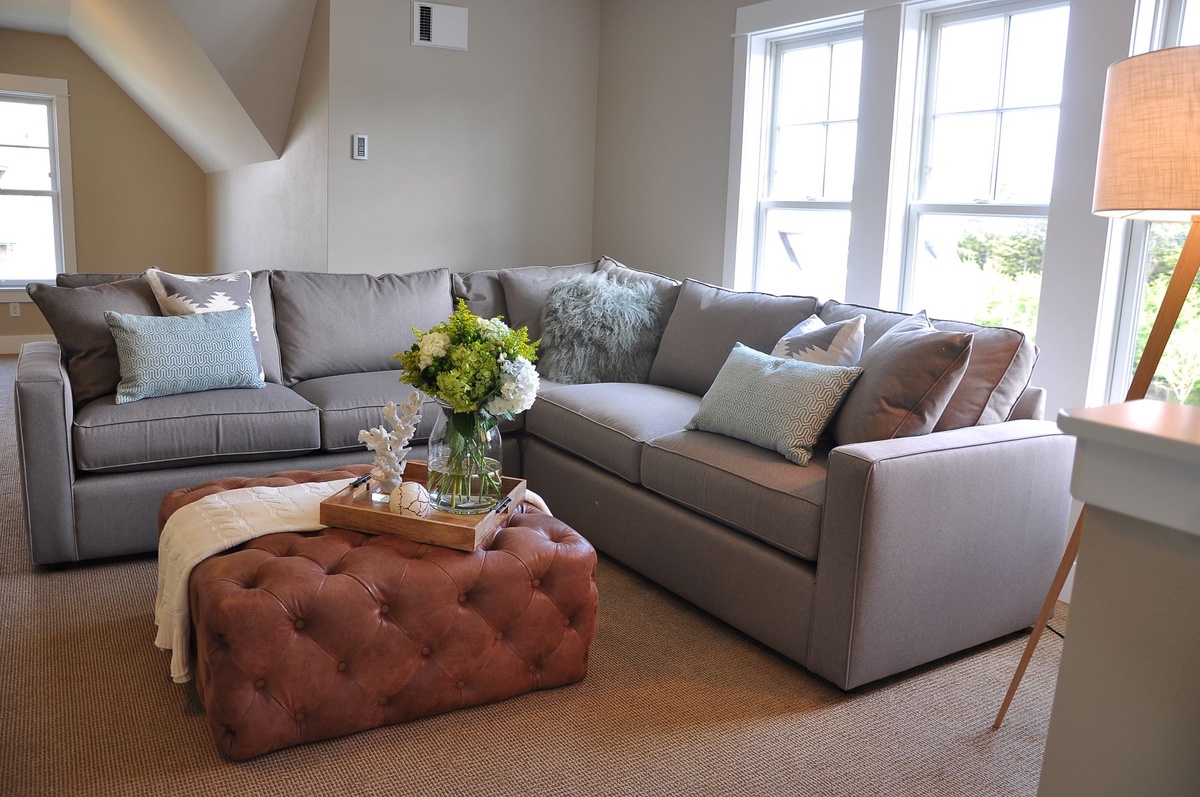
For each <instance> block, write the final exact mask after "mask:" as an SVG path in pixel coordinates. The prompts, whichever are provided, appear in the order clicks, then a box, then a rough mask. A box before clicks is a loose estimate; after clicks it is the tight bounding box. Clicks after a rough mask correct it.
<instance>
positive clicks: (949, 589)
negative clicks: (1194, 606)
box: [808, 420, 1075, 689]
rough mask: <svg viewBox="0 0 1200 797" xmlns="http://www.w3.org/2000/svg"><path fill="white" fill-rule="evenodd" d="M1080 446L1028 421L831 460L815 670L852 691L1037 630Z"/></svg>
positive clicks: (890, 443)
mask: <svg viewBox="0 0 1200 797" xmlns="http://www.w3.org/2000/svg"><path fill="white" fill-rule="evenodd" d="M1074 448H1075V443H1074V438H1072V437H1070V436H1067V435H1063V434H1061V433H1059V431H1058V429H1057V427H1056V426H1055V425H1054V424H1053V423H1051V422H1048V421H1035V420H1021V421H1008V422H1006V423H998V424H991V425H987V426H975V427H970V428H967V429H955V430H952V431H946V432H937V433H934V434H929V435H925V436H922V437H907V438H900V439H895V440H882V441H877V442H871V443H859V444H855V445H848V446H841V447H839V448H835V449H834V450H833V451H832V452H830V455H829V470H828V477H827V481H826V496H825V509H824V516H823V519H822V527H821V542H820V549H819V551H818V555H817V585H816V595H815V599H814V607H813V621H812V629H811V637H810V643H809V663H808V667H809V669H811V670H813V671H814V672H816V673H818V674H820V675H821V676H823V677H825V678H827V679H829V680H830V681H832V682H833V683H835V684H837V685H838V686H840V687H842V688H843V689H851V688H853V687H855V686H859V685H861V684H865V683H869V682H871V681H874V680H877V679H879V678H883V677H885V676H888V675H891V674H893V673H897V672H901V671H903V670H907V669H909V668H911V667H915V666H917V665H920V664H924V663H925V662H928V661H932V660H934V659H937V658H940V657H942V656H945V655H948V654H950V653H955V652H957V651H960V650H964V649H966V648H968V647H971V646H973V645H977V644H980V643H982V642H986V641H988V640H991V639H995V638H997V637H999V636H1003V635H1004V634H1008V633H1011V632H1014V631H1017V630H1020V629H1022V628H1024V627H1026V626H1028V625H1030V624H1032V623H1033V621H1034V619H1035V618H1036V616H1037V613H1038V609H1039V608H1040V606H1041V604H1042V601H1043V599H1044V598H1045V595H1046V590H1047V589H1048V588H1049V586H1050V581H1051V580H1052V578H1053V576H1054V571H1055V568H1056V566H1057V564H1058V560H1059V558H1060V557H1061V556H1062V551H1063V547H1064V545H1065V544H1066V538H1067V533H1068V531H1069V528H1068V523H1069V514H1070V508H1071V495H1070V492H1069V485H1070V476H1071V462H1072V455H1073V453H1074Z"/></svg>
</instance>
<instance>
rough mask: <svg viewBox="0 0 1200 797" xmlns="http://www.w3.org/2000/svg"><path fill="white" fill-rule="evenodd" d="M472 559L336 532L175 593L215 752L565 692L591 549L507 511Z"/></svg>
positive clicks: (580, 629)
mask: <svg viewBox="0 0 1200 797" xmlns="http://www.w3.org/2000/svg"><path fill="white" fill-rule="evenodd" d="M368 469H369V468H368V467H367V466H354V467H350V468H346V469H343V470H339V471H324V472H321V473H313V472H309V471H291V472H287V473H282V474H276V475H275V476H269V477H265V478H260V479H241V478H229V479H219V480H217V481H215V482H209V483H206V484H203V485H199V486H198V487H193V488H189V489H185V490H177V491H175V492H173V493H171V494H169V495H168V496H167V497H166V498H165V499H164V500H163V504H162V509H161V511H160V513H159V517H160V526H161V524H162V523H163V522H165V521H166V518H167V517H169V516H170V514H171V513H172V512H174V511H175V510H176V509H178V508H179V507H181V506H183V505H185V504H187V503H190V502H191V501H194V500H196V499H198V498H200V497H202V496H204V495H208V494H210V493H213V492H218V491H220V490H228V489H234V488H238V487H249V486H255V485H262V484H270V485H283V484H293V483H300V482H304V481H330V480H334V479H342V478H347V477H350V476H356V475H358V474H361V473H364V472H365V471H366V470H368ZM521 509H529V511H523V512H517V513H514V514H512V515H510V517H509V518H508V519H507V520H506V521H505V522H504V523H503V524H502V525H501V527H500V528H499V529H498V531H497V532H496V533H495V535H494V536H493V537H492V538H491V539H490V540H488V541H487V542H485V544H484V545H483V546H481V547H480V549H479V550H477V551H475V552H474V553H464V552H462V551H455V550H451V549H449V548H439V547H436V546H430V545H421V544H418V543H412V542H408V541H405V540H400V539H397V538H393V537H384V536H372V535H367V534H360V533H358V532H353V531H348V530H345V529H334V528H329V529H324V530H322V531H317V532H307V533H285V534H270V535H267V536H264V537H259V538H258V539H255V540H251V541H249V542H247V543H244V544H242V545H240V546H238V547H236V548H232V549H230V550H229V551H226V552H224V553H222V554H219V555H217V556H213V557H211V558H209V559H207V560H205V561H204V562H201V563H200V564H199V565H197V566H196V568H195V569H194V570H193V571H192V576H191V581H190V584H189V592H190V601H191V612H192V622H193V625H194V629H195V636H196V639H195V642H196V644H195V646H194V648H193V649H194V650H195V657H196V658H195V667H194V670H195V674H196V688H197V691H198V693H199V695H200V700H201V702H202V703H203V704H204V708H205V712H206V713H207V715H208V723H209V727H210V728H211V730H212V734H213V738H214V739H215V740H216V743H217V746H218V747H219V748H220V749H221V750H222V751H223V752H224V753H225V754H226V755H228V756H229V757H230V758H233V759H238V760H241V759H246V758H252V757H254V756H258V755H262V754H263V753H267V752H270V751H271V750H277V749H279V748H281V747H288V746H291V745H294V744H300V743H301V742H310V741H314V740H317V739H327V738H329V737H333V736H340V735H342V734H347V733H353V732H355V731H361V730H365V729H367V728H375V727H378V726H380V725H386V724H390V723H394V722H402V721H405V720H411V719H415V718H417V717H424V716H429V715H431V714H438V713H441V712H444V711H450V710H451V709H456V708H463V707H465V706H474V705H479V704H481V703H487V702H491V701H494V700H501V699H503V698H506V697H513V696H515V695H520V694H524V693H526V692H529V691H531V690H534V689H548V688H551V687H555V686H562V685H564V684H569V683H574V682H576V681H579V680H581V679H582V678H583V677H584V675H585V674H586V673H587V657H588V647H589V645H590V644H591V641H592V636H593V634H594V633H595V629H596V607H597V593H596V585H595V568H596V552H595V551H594V550H593V549H592V546H591V545H590V544H589V543H588V542H587V540H585V539H583V537H581V536H579V534H577V533H576V532H574V531H573V530H572V529H570V528H569V527H568V526H567V525H566V524H564V523H563V522H562V521H559V520H557V519H555V518H553V517H551V516H550V515H546V514H543V513H541V512H537V511H535V510H532V508H529V507H527V505H523V506H522V507H521Z"/></svg>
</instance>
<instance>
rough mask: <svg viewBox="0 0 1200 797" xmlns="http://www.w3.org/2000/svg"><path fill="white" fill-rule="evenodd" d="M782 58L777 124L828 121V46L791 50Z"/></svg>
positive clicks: (776, 112)
mask: <svg viewBox="0 0 1200 797" xmlns="http://www.w3.org/2000/svg"><path fill="white" fill-rule="evenodd" d="M780 61H781V63H780V68H779V107H778V108H777V109H776V111H775V114H776V115H775V121H776V124H779V125H781V126H782V125H793V124H799V123H802V122H823V121H825V120H826V119H827V118H828V114H829V46H828V45H824V44H822V45H820V46H818V47H804V48H802V49H799V50H789V51H788V52H786V53H784V54H783V57H782V58H781V59H780ZM856 115H857V114H856Z"/></svg>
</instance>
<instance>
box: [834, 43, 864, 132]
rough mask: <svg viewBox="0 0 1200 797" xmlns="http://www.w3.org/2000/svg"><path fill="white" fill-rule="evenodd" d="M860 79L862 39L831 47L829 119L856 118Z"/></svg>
mask: <svg viewBox="0 0 1200 797" xmlns="http://www.w3.org/2000/svg"><path fill="white" fill-rule="evenodd" d="M861 78H862V39H855V40H854V41H848V42H838V43H837V44H835V45H833V65H832V69H831V70H830V75H829V118H830V119H837V120H841V119H857V118H858V86H859V83H860V82H861Z"/></svg>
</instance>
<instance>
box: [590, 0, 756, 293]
mask: <svg viewBox="0 0 1200 797" xmlns="http://www.w3.org/2000/svg"><path fill="white" fill-rule="evenodd" d="M749 4H750V3H749V0H653V2H646V0H604V2H603V4H602V13H601V21H600V86H599V109H598V117H599V119H598V124H597V136H596V194H595V197H596V199H595V213H594V216H593V219H594V221H593V236H592V244H593V254H595V255H597V256H598V255H601V254H607V255H609V256H610V257H614V258H616V259H617V260H619V261H621V262H623V263H625V264H627V265H629V266H632V267H634V268H644V269H649V270H651V271H658V272H660V273H663V274H668V275H671V276H674V277H680V278H682V277H694V278H696V279H700V280H704V281H705V282H712V283H720V281H721V271H722V261H723V258H724V246H725V194H726V183H727V181H728V173H729V128H730V113H731V107H732V102H733V100H732V98H733V39H732V37H731V34H732V33H733V28H734V19H735V17H736V11H737V8H738V7H739V6H743V5H749Z"/></svg>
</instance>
